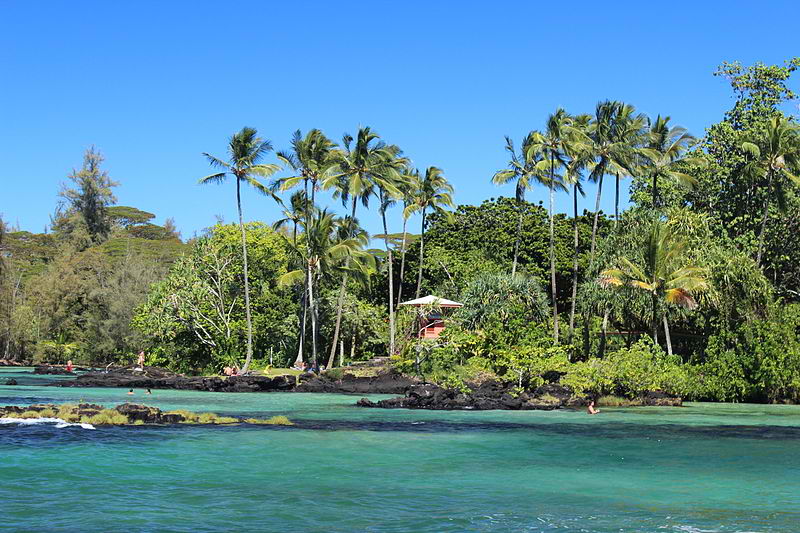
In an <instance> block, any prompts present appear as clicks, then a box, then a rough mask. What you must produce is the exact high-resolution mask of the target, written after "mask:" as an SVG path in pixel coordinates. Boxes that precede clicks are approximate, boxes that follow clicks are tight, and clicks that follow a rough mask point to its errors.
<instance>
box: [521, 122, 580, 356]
mask: <svg viewBox="0 0 800 533" xmlns="http://www.w3.org/2000/svg"><path fill="white" fill-rule="evenodd" d="M570 124H571V118H570V116H569V115H568V114H567V112H566V111H564V110H563V109H561V108H558V109H557V110H556V112H555V113H553V114H552V115H550V116H549V117H548V118H547V126H546V128H545V132H544V133H538V132H537V133H534V141H533V144H532V145H531V147H530V150H532V151H535V152H538V153H540V154H541V155H542V160H541V161H540V162H539V163H538V165H537V166H538V167H539V168H540V169H541V171H542V174H543V175H546V176H547V178H546V183H547V188H548V189H549V191H550V206H549V209H548V215H549V216H548V218H549V219H550V292H551V296H552V301H553V339H554V340H555V342H558V337H559V331H558V300H557V298H556V296H557V285H556V238H555V212H554V210H553V208H554V202H555V191H556V189H557V188H558V189H559V190H566V187H565V186H564V182H563V177H562V176H561V175H560V174H557V172H558V171H559V170H560V169H561V168H563V167H564V166H566V161H565V154H566V152H567V149H566V145H567V144H568V143H569V139H570V138H571V137H574V134H573V132H572V130H571V127H570Z"/></svg>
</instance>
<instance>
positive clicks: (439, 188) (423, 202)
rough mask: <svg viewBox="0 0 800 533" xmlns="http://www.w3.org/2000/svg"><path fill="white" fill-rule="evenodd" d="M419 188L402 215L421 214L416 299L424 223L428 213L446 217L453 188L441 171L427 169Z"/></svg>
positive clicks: (422, 254)
mask: <svg viewBox="0 0 800 533" xmlns="http://www.w3.org/2000/svg"><path fill="white" fill-rule="evenodd" d="M419 185H420V187H419V190H418V191H417V193H416V194H415V195H414V202H413V203H412V204H411V205H409V206H408V207H406V208H405V210H404V212H403V215H404V216H406V217H408V216H411V215H412V214H413V213H416V212H418V211H419V212H421V213H422V220H421V223H420V239H419V273H418V274H417V292H416V296H415V297H416V298H419V294H420V290H421V289H422V266H423V264H424V258H425V223H426V222H427V220H428V219H427V217H428V212H429V211H430V212H434V213H441V214H442V215H445V216H447V213H448V212H447V211H446V209H445V208H446V207H453V186H452V185H450V183H449V182H448V181H447V178H445V177H444V174H443V172H442V169H440V168H437V167H428V168H427V169H426V170H425V177H424V178H422V180H421V181H420V183H419Z"/></svg>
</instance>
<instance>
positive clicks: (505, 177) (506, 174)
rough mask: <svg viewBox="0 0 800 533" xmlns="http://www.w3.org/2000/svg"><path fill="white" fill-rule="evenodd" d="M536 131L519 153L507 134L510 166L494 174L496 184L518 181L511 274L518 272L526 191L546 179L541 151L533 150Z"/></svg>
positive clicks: (493, 181)
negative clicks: (541, 165)
mask: <svg viewBox="0 0 800 533" xmlns="http://www.w3.org/2000/svg"><path fill="white" fill-rule="evenodd" d="M534 139H535V135H534V132H530V133H528V135H526V136H525V138H524V139H523V140H522V147H521V151H520V153H519V154H518V153H517V151H516V150H515V149H514V141H512V140H511V138H509V137H508V136H506V151H507V152H508V153H509V154H511V159H510V160H509V161H508V168H504V169H502V170H498V171H497V172H495V173H494V176H492V183H494V184H495V185H505V184H506V183H508V182H510V181H512V180H515V181H516V194H515V198H516V200H517V210H518V211H519V216H518V219H517V234H516V237H515V239H514V260H513V262H512V263H511V275H512V276H513V275H514V274H516V272H517V261H518V258H519V243H520V239H521V237H522V218H523V204H524V202H525V192H526V191H528V190H529V189H531V188H533V185H534V184H536V183H540V184H541V183H543V182H544V181H545V178H544V176H543V175H542V172H541V168H540V167H539V163H540V162H541V160H542V156H541V153H540V152H538V151H536V150H532V149H531V147H532V146H533V144H534Z"/></svg>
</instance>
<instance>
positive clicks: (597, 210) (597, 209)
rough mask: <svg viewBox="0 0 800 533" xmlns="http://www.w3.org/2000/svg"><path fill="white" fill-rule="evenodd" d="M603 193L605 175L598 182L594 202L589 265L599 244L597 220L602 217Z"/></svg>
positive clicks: (601, 175)
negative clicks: (601, 203)
mask: <svg viewBox="0 0 800 533" xmlns="http://www.w3.org/2000/svg"><path fill="white" fill-rule="evenodd" d="M602 193H603V174H600V179H598V180H597V199H596V200H595V202H594V223H592V245H591V251H590V256H589V264H590V265H591V264H593V263H594V248H595V244H596V243H597V220H598V218H599V217H600V195H601V194H602Z"/></svg>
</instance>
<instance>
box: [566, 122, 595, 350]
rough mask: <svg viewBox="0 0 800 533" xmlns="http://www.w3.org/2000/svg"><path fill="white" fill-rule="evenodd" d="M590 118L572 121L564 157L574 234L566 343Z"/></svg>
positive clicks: (571, 320)
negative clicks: (570, 133)
mask: <svg viewBox="0 0 800 533" xmlns="http://www.w3.org/2000/svg"><path fill="white" fill-rule="evenodd" d="M590 121H591V117H590V116H589V115H578V116H575V117H573V119H572V128H573V134H574V137H575V139H577V141H576V142H570V143H567V144H566V146H565V155H566V156H567V158H568V160H567V163H566V165H565V169H564V185H565V186H571V187H572V211H573V212H572V229H573V234H574V239H573V249H572V298H571V299H570V310H569V337H568V341H567V342H571V341H572V335H573V332H574V331H575V308H576V304H577V301H578V259H579V256H580V249H579V246H580V240H579V230H578V226H579V225H578V195H579V194H580V195H581V196H585V193H584V192H583V184H582V183H581V181H582V180H583V172H584V171H585V170H586V167H587V165H588V164H589V163H590V162H591V158H592V156H591V151H589V149H588V144H586V143H585V142H581V141H583V140H584V139H586V138H587V136H586V133H585V132H586V129H587V128H588V126H589V123H590Z"/></svg>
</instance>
